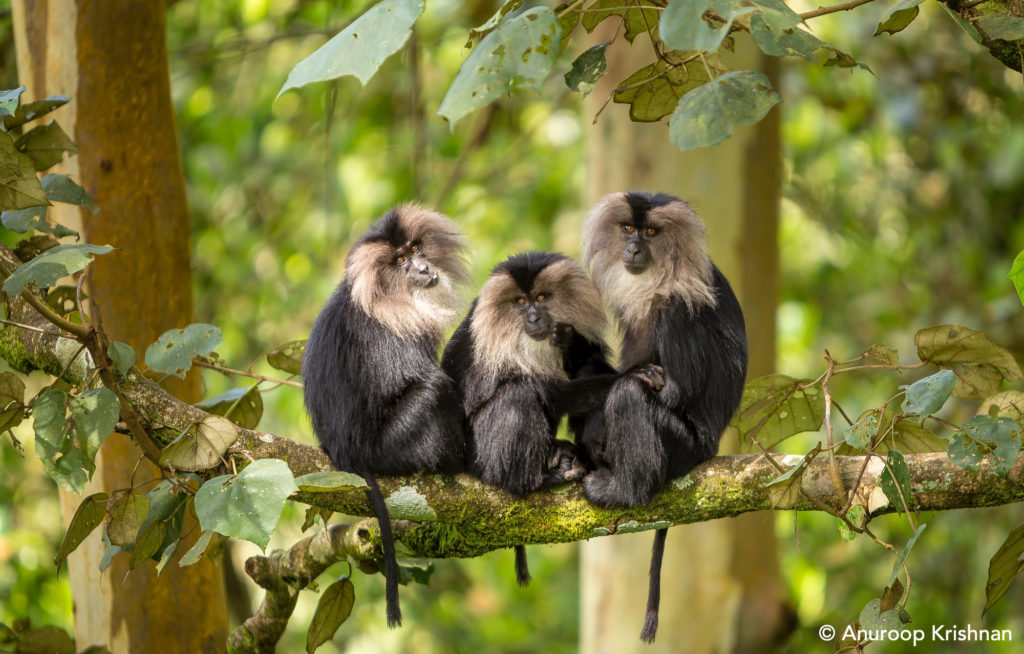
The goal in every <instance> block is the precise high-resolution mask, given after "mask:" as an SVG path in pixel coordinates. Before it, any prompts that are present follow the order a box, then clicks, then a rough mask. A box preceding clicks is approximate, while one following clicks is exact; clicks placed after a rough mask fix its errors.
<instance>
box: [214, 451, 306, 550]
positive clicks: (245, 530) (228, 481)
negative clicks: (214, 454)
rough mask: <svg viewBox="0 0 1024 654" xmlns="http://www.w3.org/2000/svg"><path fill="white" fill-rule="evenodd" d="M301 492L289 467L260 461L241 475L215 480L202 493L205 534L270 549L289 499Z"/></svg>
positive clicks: (276, 462)
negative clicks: (245, 541) (243, 541)
mask: <svg viewBox="0 0 1024 654" xmlns="http://www.w3.org/2000/svg"><path fill="white" fill-rule="evenodd" d="M298 490H299V487H298V486H296V485H295V478H294V477H293V476H292V472H291V470H289V469H288V464H287V463H285V462H284V461H281V460H278V459H260V460H259V461H255V462H253V463H251V464H249V465H248V466H247V467H246V468H245V469H244V470H242V472H240V473H238V474H237V475H222V476H220V477H215V478H213V479H211V480H209V481H208V482H206V483H205V484H203V485H202V487H201V488H200V489H199V491H198V492H197V493H196V497H195V507H196V514H197V515H198V516H199V524H200V525H201V526H202V528H203V530H204V531H216V532H218V533H220V534H224V535H225V536H232V537H235V538H242V539H244V540H248V541H251V542H253V543H256V544H257V545H259V546H260V548H266V546H267V543H268V542H269V541H270V533H271V532H272V531H274V527H276V526H277V522H278V520H280V518H281V511H282V510H283V509H284V504H285V502H286V501H287V500H288V496H289V495H291V494H292V493H294V492H296V491H298Z"/></svg>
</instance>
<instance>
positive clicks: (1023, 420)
mask: <svg viewBox="0 0 1024 654" xmlns="http://www.w3.org/2000/svg"><path fill="white" fill-rule="evenodd" d="M978 415H989V416H992V417H993V418H998V417H1000V416H1003V417H1005V418H1010V419H1011V420H1016V421H1017V424H1024V392H1021V391H1003V392H1002V393H996V394H995V395H993V396H992V397H990V398H988V399H986V400H985V401H984V402H982V403H981V406H980V407H978Z"/></svg>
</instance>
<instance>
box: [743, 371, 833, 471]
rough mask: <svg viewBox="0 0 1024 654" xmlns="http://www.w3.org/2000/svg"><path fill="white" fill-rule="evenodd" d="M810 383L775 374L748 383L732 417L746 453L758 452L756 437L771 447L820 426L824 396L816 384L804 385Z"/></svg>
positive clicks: (767, 446)
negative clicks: (808, 386)
mask: <svg viewBox="0 0 1024 654" xmlns="http://www.w3.org/2000/svg"><path fill="white" fill-rule="evenodd" d="M807 382H808V380H806V379H793V378H792V377H788V376H786V375H780V374H772V375H766V376H764V377H758V378H757V379H754V380H752V381H751V382H750V383H748V384H747V386H746V387H745V388H744V389H743V399H742V400H740V407H739V409H738V410H737V411H736V415H735V417H734V418H733V420H732V424H733V426H735V427H736V429H737V430H738V431H739V436H740V443H741V449H742V450H743V451H744V452H753V451H758V449H757V446H756V445H755V444H754V442H753V439H757V441H758V442H759V443H761V446H762V447H764V448H765V449H770V448H772V447H774V446H775V445H777V444H779V443H781V442H782V441H784V440H786V439H787V438H789V437H790V436H793V435H795V434H799V433H800V432H804V431H815V430H817V429H819V428H820V427H821V423H822V421H824V419H825V398H824V397H823V396H822V394H821V393H820V392H819V390H818V389H817V388H815V387H813V386H812V387H810V388H806V389H804V388H801V385H803V384H805V383H807Z"/></svg>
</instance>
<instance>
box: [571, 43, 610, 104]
mask: <svg viewBox="0 0 1024 654" xmlns="http://www.w3.org/2000/svg"><path fill="white" fill-rule="evenodd" d="M607 49H608V44H607V43H598V44H597V45H595V46H594V47H592V48H590V49H589V50H587V51H586V52H584V53H583V54H581V55H580V56H579V57H576V60H575V61H573V62H572V70H570V71H569V72H568V73H566V74H565V85H566V86H568V87H569V88H570V89H572V90H573V91H580V92H582V93H583V97H587V96H588V95H590V92H591V91H593V90H594V87H596V86H597V80H599V79H601V78H602V77H604V73H605V71H606V70H607V69H608V62H607V61H606V60H605V58H604V51H605V50H607Z"/></svg>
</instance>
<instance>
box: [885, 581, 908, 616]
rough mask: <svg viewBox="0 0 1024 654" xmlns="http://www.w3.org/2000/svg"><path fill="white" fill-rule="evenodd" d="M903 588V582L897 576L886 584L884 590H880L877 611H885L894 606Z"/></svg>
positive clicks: (899, 598) (901, 594)
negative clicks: (880, 594)
mask: <svg viewBox="0 0 1024 654" xmlns="http://www.w3.org/2000/svg"><path fill="white" fill-rule="evenodd" d="M904 590H905V589H904V587H903V582H902V581H900V580H899V578H897V579H896V581H894V582H893V583H892V585H891V586H886V587H885V590H883V591H882V597H881V604H880V606H879V611H880V612H881V613H885V612H886V611H890V610H892V609H894V608H896V605H897V604H899V601H900V600H901V599H902V598H903V591H904Z"/></svg>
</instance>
